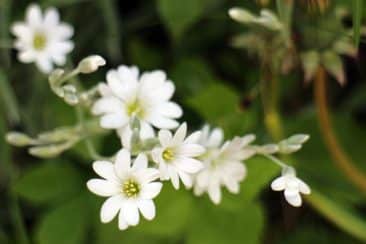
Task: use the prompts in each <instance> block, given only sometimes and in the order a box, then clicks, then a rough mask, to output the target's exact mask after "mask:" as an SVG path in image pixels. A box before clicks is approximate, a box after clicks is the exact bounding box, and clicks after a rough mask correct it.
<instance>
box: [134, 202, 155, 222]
mask: <svg viewBox="0 0 366 244" xmlns="http://www.w3.org/2000/svg"><path fill="white" fill-rule="evenodd" d="M137 206H138V208H139V210H140V212H141V214H142V215H143V216H144V217H145V219H147V220H152V219H154V218H155V212H156V210H155V204H154V202H153V201H152V200H140V201H138V202H137Z"/></svg>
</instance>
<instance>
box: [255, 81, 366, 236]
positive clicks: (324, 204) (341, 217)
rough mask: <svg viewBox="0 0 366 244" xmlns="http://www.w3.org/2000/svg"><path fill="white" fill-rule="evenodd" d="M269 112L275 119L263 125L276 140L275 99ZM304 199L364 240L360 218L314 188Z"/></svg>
mask: <svg viewBox="0 0 366 244" xmlns="http://www.w3.org/2000/svg"><path fill="white" fill-rule="evenodd" d="M268 78H271V77H268ZM276 81H277V80H276V79H273V81H272V82H271V83H272V85H274V86H275V87H276V86H277V85H278V84H277V82H276ZM263 89H264V91H265V92H266V93H265V94H269V93H270V92H271V89H273V87H270V86H267V87H262V91H263ZM276 91H277V88H276V89H274V90H272V92H276ZM262 96H263V94H262ZM272 101H276V100H272ZM265 111H266V110H265ZM271 113H272V114H274V118H276V119H273V120H271V123H265V125H266V127H267V130H268V132H269V133H270V134H271V136H272V137H273V139H275V140H278V138H280V139H281V138H282V137H283V128H282V123H281V118H280V115H279V113H278V110H277V101H276V103H275V104H272V107H271ZM272 116H273V115H272ZM291 159H292V161H293V160H294V158H291ZM305 200H306V201H307V202H309V203H310V205H311V206H313V208H314V209H315V210H316V211H318V212H319V213H320V214H321V215H322V216H323V217H325V218H327V219H328V220H329V221H330V222H332V223H334V224H335V225H336V226H338V227H339V228H340V229H342V230H343V231H345V232H347V233H349V234H350V235H352V236H354V237H356V238H358V239H360V240H363V241H365V238H366V236H365V234H364V233H365V228H364V225H365V223H363V222H362V220H360V219H358V218H356V217H355V216H352V215H351V214H349V213H348V212H347V211H345V210H344V209H343V208H342V207H340V206H338V205H336V204H335V203H333V202H332V201H331V200H329V199H327V198H325V197H324V196H323V195H322V194H321V193H319V192H316V191H315V190H314V189H312V194H310V195H308V196H306V198H305Z"/></svg>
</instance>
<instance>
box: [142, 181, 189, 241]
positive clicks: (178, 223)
mask: <svg viewBox="0 0 366 244" xmlns="http://www.w3.org/2000/svg"><path fill="white" fill-rule="evenodd" d="M155 204H156V212H157V214H156V217H155V219H154V220H153V221H151V222H149V221H142V223H141V224H139V226H138V228H136V229H135V230H136V231H138V232H141V233H144V234H150V235H155V236H162V237H167V236H169V237H174V236H179V235H180V234H182V233H183V231H184V230H185V228H186V226H187V221H188V219H189V218H190V215H191V210H192V207H193V205H192V198H191V193H190V192H187V191H186V190H184V189H181V190H179V191H176V190H174V189H173V187H172V186H171V184H165V185H164V187H163V190H162V192H161V193H160V194H159V196H158V197H157V198H156V200H155ZM172 220H174V221H172Z"/></svg>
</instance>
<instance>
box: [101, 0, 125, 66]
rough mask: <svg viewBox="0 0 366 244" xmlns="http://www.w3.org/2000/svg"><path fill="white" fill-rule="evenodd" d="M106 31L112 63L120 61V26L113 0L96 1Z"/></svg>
mask: <svg viewBox="0 0 366 244" xmlns="http://www.w3.org/2000/svg"><path fill="white" fill-rule="evenodd" d="M97 4H98V6H99V8H100V10H101V13H102V14H103V18H104V22H105V27H106V31H107V46H108V52H109V56H110V57H111V59H112V60H113V62H118V61H121V56H122V51H121V29H122V28H121V26H120V24H119V23H120V22H119V20H118V16H117V12H116V9H117V7H116V4H115V0H98V1H97Z"/></svg>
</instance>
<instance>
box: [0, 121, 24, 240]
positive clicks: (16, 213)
mask: <svg viewBox="0 0 366 244" xmlns="http://www.w3.org/2000/svg"><path fill="white" fill-rule="evenodd" d="M5 130H6V125H5V120H0V137H1V139H0V142H1V143H2V146H1V147H0V160H1V162H2V169H3V170H4V172H5V173H6V175H7V177H8V184H7V185H8V190H7V193H8V194H7V198H8V202H9V208H10V209H9V212H10V217H11V223H12V225H13V228H14V234H15V240H16V243H19V244H29V240H28V237H27V233H26V229H25V226H24V223H23V217H22V212H21V210H20V207H19V201H18V196H17V195H16V193H15V192H14V190H13V189H12V186H13V183H14V181H15V177H16V174H15V168H14V166H13V164H12V160H11V152H10V148H9V146H8V145H7V144H6V142H5V141H3V139H4V138H5Z"/></svg>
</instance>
